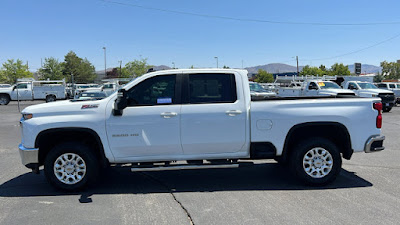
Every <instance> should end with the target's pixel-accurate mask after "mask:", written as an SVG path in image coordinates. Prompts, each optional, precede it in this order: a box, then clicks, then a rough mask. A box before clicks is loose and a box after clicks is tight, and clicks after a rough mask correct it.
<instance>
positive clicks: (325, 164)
mask: <svg viewBox="0 0 400 225" xmlns="http://www.w3.org/2000/svg"><path fill="white" fill-rule="evenodd" d="M290 159H291V168H292V170H293V172H294V174H295V175H296V176H297V177H298V178H299V179H300V180H302V181H303V182H304V183H306V184H307V185H312V186H322V185H326V184H329V183H331V182H332V181H334V180H335V179H336V177H337V176H338V174H339V173H340V169H341V167H342V158H341V156H340V152H339V149H338V148H337V146H336V145H335V144H334V143H332V142H331V141H330V140H328V139H325V138H310V139H307V140H305V141H303V142H301V143H300V144H299V145H297V147H296V148H295V149H293V151H292V154H291V158H290Z"/></svg>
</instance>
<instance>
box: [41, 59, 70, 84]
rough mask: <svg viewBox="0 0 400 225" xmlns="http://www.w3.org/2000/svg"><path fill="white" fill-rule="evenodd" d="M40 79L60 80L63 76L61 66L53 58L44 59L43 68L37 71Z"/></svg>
mask: <svg viewBox="0 0 400 225" xmlns="http://www.w3.org/2000/svg"><path fill="white" fill-rule="evenodd" d="M38 72H39V75H40V79H43V80H47V79H50V80H61V79H63V78H64V77H65V76H64V74H63V65H62V63H61V62H59V61H58V59H56V58H54V57H50V58H45V59H44V64H43V67H42V68H40V69H39V71H38Z"/></svg>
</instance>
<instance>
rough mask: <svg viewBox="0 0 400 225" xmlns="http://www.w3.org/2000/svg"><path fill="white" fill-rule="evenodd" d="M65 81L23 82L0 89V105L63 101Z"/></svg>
mask: <svg viewBox="0 0 400 225" xmlns="http://www.w3.org/2000/svg"><path fill="white" fill-rule="evenodd" d="M65 98H66V91H65V81H64V80H57V81H25V82H18V83H17V84H16V85H13V86H11V87H8V88H0V105H7V104H8V103H10V101H17V100H19V101H26V100H46V102H53V101H56V100H57V99H65Z"/></svg>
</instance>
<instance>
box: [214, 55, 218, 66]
mask: <svg viewBox="0 0 400 225" xmlns="http://www.w3.org/2000/svg"><path fill="white" fill-rule="evenodd" d="M214 58H215V59H216V60H217V68H218V56H214Z"/></svg>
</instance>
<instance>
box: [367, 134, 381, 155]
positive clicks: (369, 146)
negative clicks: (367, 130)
mask: <svg viewBox="0 0 400 225" xmlns="http://www.w3.org/2000/svg"><path fill="white" fill-rule="evenodd" d="M384 140H385V136H372V137H370V138H369V139H368V141H367V143H366V144H365V148H364V152H366V153H371V152H377V151H382V150H384V149H385V147H383V146H382V147H378V148H375V149H374V150H372V151H371V146H372V144H373V143H374V142H376V141H384Z"/></svg>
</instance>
